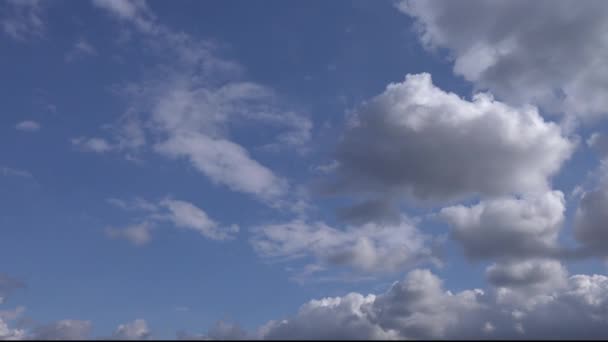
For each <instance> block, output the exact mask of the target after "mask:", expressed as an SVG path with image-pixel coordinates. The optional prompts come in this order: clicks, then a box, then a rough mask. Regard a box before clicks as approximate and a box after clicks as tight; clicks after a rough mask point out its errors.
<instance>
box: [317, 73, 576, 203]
mask: <svg viewBox="0 0 608 342" xmlns="http://www.w3.org/2000/svg"><path fill="white" fill-rule="evenodd" d="M574 146H575V144H574V143H573V142H571V141H569V140H567V139H566V138H564V137H563V136H562V135H561V131H560V128H559V127H558V126H557V125H555V124H553V123H550V122H545V121H544V120H543V119H542V117H541V116H540V115H539V114H538V111H537V110H536V109H535V108H533V107H521V108H515V107H510V106H508V105H506V104H504V103H501V102H498V101H495V100H494V99H493V98H492V96H491V95H489V94H484V93H479V94H476V95H475V96H474V97H473V100H472V101H467V100H465V99H462V98H460V97H458V96H457V95H456V94H453V93H446V92H444V91H442V90H441V89H439V88H437V87H435V86H434V85H433V84H432V81H431V76H430V75H429V74H418V75H407V76H406V78H405V81H404V82H402V83H396V84H390V85H388V86H387V88H386V90H385V91H384V93H382V94H381V95H379V96H376V97H374V98H372V99H371V100H369V101H368V102H366V103H364V104H363V105H362V106H361V108H360V109H359V110H358V111H357V112H356V113H355V115H354V116H352V117H351V121H350V123H349V128H348V129H347V131H346V133H345V135H344V137H343V139H342V141H341V142H340V143H339V145H338V150H337V158H336V159H337V160H338V162H339V166H338V167H337V170H336V173H335V179H334V180H333V182H331V183H330V184H328V185H326V191H328V192H330V193H357V194H363V195H369V194H374V195H375V196H378V197H382V196H392V195H395V194H405V195H408V196H409V197H411V198H415V199H418V200H423V201H433V202H445V201H450V200H457V199H463V198H466V197H468V196H472V195H475V194H479V195H486V196H496V195H509V194H514V193H530V192H543V191H547V190H548V189H549V183H548V180H549V178H550V177H551V176H552V175H554V174H555V173H556V172H557V171H558V170H559V169H560V167H561V165H562V164H563V162H564V161H565V160H566V159H567V158H569V156H570V155H571V153H572V151H573V149H574Z"/></svg>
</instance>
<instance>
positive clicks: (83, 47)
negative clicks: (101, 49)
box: [65, 37, 97, 62]
mask: <svg viewBox="0 0 608 342" xmlns="http://www.w3.org/2000/svg"><path fill="white" fill-rule="evenodd" d="M95 55H97V50H96V49H95V47H93V45H91V43H89V42H88V41H87V40H86V39H84V38H82V37H81V38H79V39H78V40H77V41H76V43H74V46H73V47H72V49H71V50H70V51H68V52H67V53H66V55H65V60H66V62H72V61H74V60H76V59H77V58H81V57H84V56H95Z"/></svg>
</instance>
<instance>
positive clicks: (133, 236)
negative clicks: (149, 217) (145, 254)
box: [105, 222, 153, 246]
mask: <svg viewBox="0 0 608 342" xmlns="http://www.w3.org/2000/svg"><path fill="white" fill-rule="evenodd" d="M152 228H153V226H152V224H151V223H150V222H143V223H140V224H134V225H130V226H127V227H124V228H114V227H106V228H105V233H106V235H107V236H108V237H110V238H112V239H126V240H128V241H130V242H132V243H133V244H135V245H137V246H142V245H145V244H147V243H148V242H150V240H151V239H152V236H151V235H150V231H151V230H152Z"/></svg>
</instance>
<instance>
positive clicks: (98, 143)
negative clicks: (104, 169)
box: [71, 137, 115, 153]
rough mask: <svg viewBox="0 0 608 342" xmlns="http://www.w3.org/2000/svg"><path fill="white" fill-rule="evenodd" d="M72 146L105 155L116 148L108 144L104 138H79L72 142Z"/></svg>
mask: <svg viewBox="0 0 608 342" xmlns="http://www.w3.org/2000/svg"><path fill="white" fill-rule="evenodd" d="M71 142H72V145H74V146H76V147H77V148H79V149H80V150H82V151H89V152H96V153H105V152H108V151H111V150H113V149H114V148H115V147H114V146H113V145H111V144H110V143H108V142H107V141H106V140H105V139H103V138H86V137H78V138H74V139H72V140H71Z"/></svg>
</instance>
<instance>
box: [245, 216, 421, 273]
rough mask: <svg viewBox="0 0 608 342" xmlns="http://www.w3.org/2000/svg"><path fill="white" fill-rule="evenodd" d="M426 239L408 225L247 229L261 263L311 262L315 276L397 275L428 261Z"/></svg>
mask: <svg viewBox="0 0 608 342" xmlns="http://www.w3.org/2000/svg"><path fill="white" fill-rule="evenodd" d="M428 240H429V237H428V236H426V235H424V234H422V233H420V232H419V231H418V230H417V229H416V227H415V226H414V225H413V223H411V222H410V221H409V220H408V219H406V218H402V219H401V220H400V221H399V222H397V223H390V224H389V223H387V224H377V223H367V224H364V225H359V226H348V227H346V228H345V229H336V228H333V227H330V226H328V225H326V224H325V223H323V222H316V223H307V222H305V221H303V220H295V221H292V222H288V223H280V224H269V225H265V226H260V227H257V228H255V229H253V236H252V238H251V244H252V246H253V247H254V249H255V250H256V252H257V253H258V254H259V255H261V256H263V257H266V258H286V259H291V258H312V259H313V260H314V263H315V264H317V265H318V267H317V268H315V270H321V269H323V267H324V266H327V265H334V266H336V265H339V266H346V267H349V268H352V269H354V270H356V271H360V272H365V273H375V272H377V273H383V272H397V271H402V270H404V269H405V268H407V267H411V266H412V265H415V264H417V263H419V262H422V261H428V260H429V259H430V258H431V255H432V253H431V249H430V248H429V247H428V246H427V242H428Z"/></svg>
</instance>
